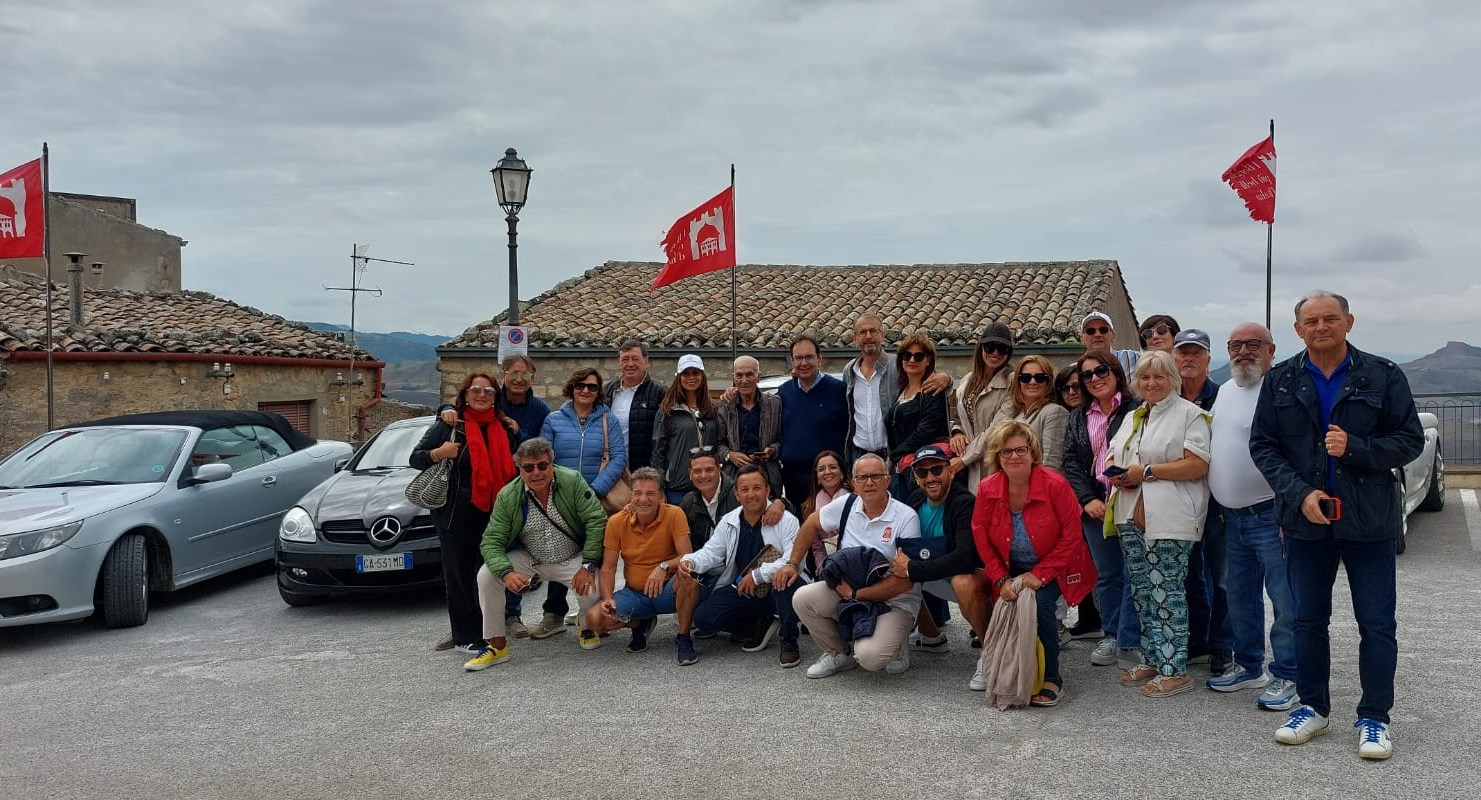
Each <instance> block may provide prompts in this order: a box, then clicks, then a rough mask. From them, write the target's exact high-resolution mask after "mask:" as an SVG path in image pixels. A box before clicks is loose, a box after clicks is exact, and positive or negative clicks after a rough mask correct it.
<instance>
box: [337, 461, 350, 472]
mask: <svg viewBox="0 0 1481 800" xmlns="http://www.w3.org/2000/svg"><path fill="white" fill-rule="evenodd" d="M349 465H350V460H349V459H348V458H341V459H340V460H338V461H336V462H334V471H335V472H344V469H345V467H348V466H349Z"/></svg>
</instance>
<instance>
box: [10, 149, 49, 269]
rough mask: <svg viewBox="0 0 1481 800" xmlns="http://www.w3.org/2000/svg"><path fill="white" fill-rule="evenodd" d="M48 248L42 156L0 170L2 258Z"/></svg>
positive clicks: (33, 255) (31, 255) (31, 254)
mask: <svg viewBox="0 0 1481 800" xmlns="http://www.w3.org/2000/svg"><path fill="white" fill-rule="evenodd" d="M45 252H46V198H45V193H44V192H43V187H42V185H41V159H39V158H38V159H36V160H35V161H31V162H29V163H26V164H22V165H20V166H19V167H16V168H15V169H13V170H10V171H9V172H0V259H3V258H41V257H42V256H43V255H44V254H45Z"/></svg>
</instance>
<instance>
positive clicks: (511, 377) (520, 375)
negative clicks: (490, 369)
mask: <svg viewBox="0 0 1481 800" xmlns="http://www.w3.org/2000/svg"><path fill="white" fill-rule="evenodd" d="M534 378H535V373H533V372H530V371H528V370H523V369H517V370H514V371H513V372H505V373H504V380H506V381H528V380H534Z"/></svg>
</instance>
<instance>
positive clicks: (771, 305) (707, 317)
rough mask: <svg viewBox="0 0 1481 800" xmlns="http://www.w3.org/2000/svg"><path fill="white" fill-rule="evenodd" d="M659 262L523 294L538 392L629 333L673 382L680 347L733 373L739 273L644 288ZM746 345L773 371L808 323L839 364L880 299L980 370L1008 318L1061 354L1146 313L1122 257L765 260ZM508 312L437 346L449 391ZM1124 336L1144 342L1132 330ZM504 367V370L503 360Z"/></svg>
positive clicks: (742, 272) (483, 360) (893, 327)
mask: <svg viewBox="0 0 1481 800" xmlns="http://www.w3.org/2000/svg"><path fill="white" fill-rule="evenodd" d="M661 267H662V264H658V263H647V262H623V261H609V262H607V263H606V264H603V265H602V266H600V267H596V268H594V269H591V270H588V271H587V272H586V274H584V275H582V276H580V277H577V278H573V279H571V280H568V281H565V282H562V283H560V284H558V285H556V286H555V287H553V288H552V289H551V290H550V291H548V292H545V293H544V294H541V295H540V296H539V297H536V298H535V299H534V300H531V301H529V302H527V303H524V304H523V305H522V306H521V309H522V310H521V312H520V322H521V323H522V324H523V325H525V326H527V327H528V328H529V329H530V339H529V340H530V356H531V358H532V359H533V360H534V361H535V363H536V369H537V376H536V387H535V389H536V392H537V393H539V394H540V395H541V396H543V397H544V398H545V399H546V400H547V401H557V400H559V399H560V386H561V384H562V382H563V381H564V380H565V378H566V375H567V373H568V372H569V371H570V369H572V368H573V367H575V366H587V365H589V366H595V367H597V368H598V369H600V370H601V372H602V376H603V378H604V379H606V380H611V379H612V378H614V377H615V376H616V374H617V369H616V367H617V361H616V348H617V345H618V343H619V342H621V341H622V340H624V339H629V338H631V339H638V340H640V341H642V342H644V343H646V344H647V345H648V349H649V357H650V359H651V367H650V371H651V372H652V374H654V375H655V376H657V377H658V378H659V379H661V380H662V381H664V382H665V383H668V382H671V381H672V379H673V375H674V366H675V364H676V363H677V361H678V358H679V356H680V355H682V354H684V353H697V354H699V355H700V356H701V357H703V358H704V359H705V368H706V371H707V372H708V373H709V381H710V386H711V388H716V387H725V386H728V385H730V372H731V368H730V353H731V343H730V330H731V310H730V274H729V271H723V272H711V273H708V274H705V275H700V276H697V277H693V278H686V279H684V280H682V281H679V282H677V283H674V284H670V285H668V286H665V287H663V288H661V289H658V290H657V291H656V292H650V291H649V289H648V287H649V285H650V284H651V283H652V281H653V276H654V275H656V274H658V270H659V269H660V268H661ZM737 282H738V292H737V297H738V303H737V324H736V328H737V330H736V339H737V343H736V349H737V351H738V352H739V353H741V354H747V355H752V356H755V357H756V358H758V359H759V360H760V361H761V365H762V367H761V371H762V374H763V375H785V374H786V373H787V372H788V369H789V368H788V366H787V363H786V357H787V354H788V347H789V345H790V343H791V340H792V338H793V337H794V336H796V335H797V334H798V333H801V332H803V331H807V332H810V333H812V334H813V335H814V336H816V337H817V338H818V339H819V340H820V341H821V343H822V346H823V359H824V369H826V370H828V371H832V372H838V371H841V370H842V369H843V365H844V364H845V363H846V362H847V361H848V359H850V358H852V357H853V356H854V355H855V353H856V352H857V349H856V348H855V347H854V345H853V343H852V336H853V323H854V318H855V317H856V316H857V315H858V314H859V313H860V312H862V311H865V310H872V311H874V312H876V313H877V314H878V315H879V316H880V318H881V321H882V323H883V326H884V328H885V331H886V337H887V340H888V342H890V343H893V342H897V341H899V340H900V339H901V338H903V337H904V335H905V334H907V333H910V332H913V331H924V332H926V333H927V334H928V335H929V336H930V337H931V338H932V340H934V341H935V343H936V347H937V351H938V354H939V355H938V358H937V365H938V366H939V367H940V368H942V369H944V370H946V371H947V372H948V373H950V374H951V375H953V376H956V377H960V376H962V375H965V374H967V373H968V372H970V371H971V363H972V361H971V359H972V356H973V353H974V347H975V338H976V336H977V334H978V332H979V331H981V329H982V328H984V327H986V326H987V325H988V324H989V323H991V322H994V321H1001V322H1004V323H1006V324H1007V325H1008V327H1009V328H1011V329H1012V330H1013V332H1014V335H1015V338H1016V340H1017V344H1016V350H1015V352H1016V354H1018V355H1025V354H1028V353H1043V354H1045V355H1047V356H1049V357H1050V359H1051V360H1053V361H1054V362H1055V363H1056V364H1064V363H1068V362H1069V361H1070V360H1071V359H1073V358H1074V357H1075V356H1076V355H1079V354H1080V353H1081V352H1082V348H1081V346H1080V340H1079V326H1080V320H1081V319H1082V318H1083V317H1084V316H1085V314H1087V313H1089V312H1090V311H1104V312H1106V313H1107V314H1109V315H1110V316H1111V318H1112V320H1114V324H1115V326H1116V329H1117V330H1118V331H1126V332H1128V333H1126V334H1123V336H1134V334H1133V333H1129V332H1133V331H1135V330H1137V318H1136V312H1135V310H1134V309H1133V308H1132V305H1131V298H1130V296H1129V295H1128V294H1127V290H1126V283H1125V281H1124V279H1123V278H1122V275H1121V268H1120V266H1119V265H1118V264H1117V263H1116V262H1115V261H1109V260H1107V261H1061V262H1010V263H998V264H917V265H913V266H827V267H817V266H763V265H746V266H742V267H739V268H738V270H737ZM505 316H506V315H505V314H501V315H499V316H497V317H495V318H493V319H491V320H489V321H487V322H484V323H480V324H478V325H475V326H473V327H471V328H469V329H468V330H466V331H464V332H463V333H462V334H460V335H459V336H457V337H455V338H453V339H451V340H449V341H448V342H446V343H445V344H443V345H442V347H440V348H438V350H437V355H438V369H439V370H440V371H441V373H442V390H443V396H444V397H451V396H453V394H455V393H456V390H457V386H458V383H459V382H460V381H462V379H463V377H464V376H466V375H467V374H468V373H469V372H473V371H476V370H485V371H493V370H494V368H495V367H496V361H497V357H498V341H499V325H500V324H502V323H503V322H504V320H505ZM1120 344H1121V346H1123V347H1125V346H1135V343H1134V342H1131V343H1128V342H1127V341H1122V342H1121V343H1120ZM494 374H497V372H495V373H494Z"/></svg>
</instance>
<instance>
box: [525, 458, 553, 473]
mask: <svg viewBox="0 0 1481 800" xmlns="http://www.w3.org/2000/svg"><path fill="white" fill-rule="evenodd" d="M519 468H520V469H522V470H524V471H525V474H526V475H528V474H530V473H531V472H544V471H545V470H547V469H550V462H549V461H536V462H534V463H531V464H520V465H519Z"/></svg>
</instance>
